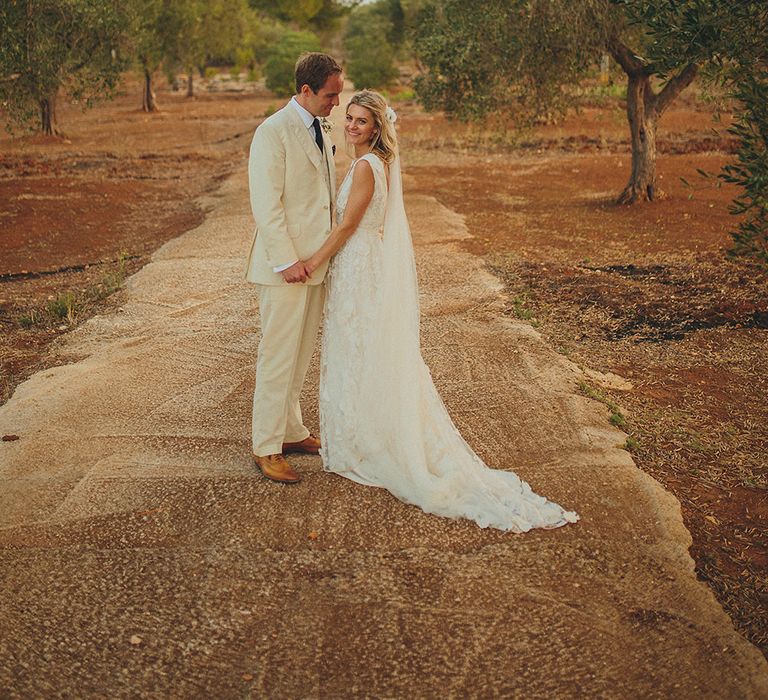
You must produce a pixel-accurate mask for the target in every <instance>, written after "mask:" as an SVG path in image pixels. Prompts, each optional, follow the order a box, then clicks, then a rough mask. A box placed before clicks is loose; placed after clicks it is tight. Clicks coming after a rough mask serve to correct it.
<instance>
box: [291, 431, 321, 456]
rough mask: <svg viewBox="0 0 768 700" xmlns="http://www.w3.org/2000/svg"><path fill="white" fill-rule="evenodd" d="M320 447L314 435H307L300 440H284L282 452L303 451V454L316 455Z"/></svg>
mask: <svg viewBox="0 0 768 700" xmlns="http://www.w3.org/2000/svg"><path fill="white" fill-rule="evenodd" d="M320 447H321V445H320V440H318V439H317V438H316V437H315V436H314V435H307V437H305V438H304V439H303V440H302V441H301V442H284V443H283V454H284V455H287V454H289V453H291V452H303V453H304V454H305V455H317V454H320Z"/></svg>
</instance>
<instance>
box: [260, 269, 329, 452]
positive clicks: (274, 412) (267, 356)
mask: <svg viewBox="0 0 768 700" xmlns="http://www.w3.org/2000/svg"><path fill="white" fill-rule="evenodd" d="M258 290H259V312H260V314H261V341H260V343H259V353H258V359H257V361H256V389H255V390H254V393H253V453H254V454H255V455H257V456H259V457H263V456H265V455H271V454H279V453H280V452H281V451H282V444H283V443H284V442H299V441H300V440H303V439H304V438H305V437H307V435H309V430H307V428H306V427H305V426H304V423H303V422H302V418H301V407H300V406H299V394H300V393H301V387H302V386H303V384H304V378H305V376H306V374H307V368H308V367H309V362H310V360H311V359H312V353H313V351H314V349H315V341H316V339H317V330H318V328H319V327H320V319H321V318H322V313H323V301H324V299H325V285H324V284H316V285H307V284H300V283H296V284H285V285H279V286H278V285H275V286H268V285H258Z"/></svg>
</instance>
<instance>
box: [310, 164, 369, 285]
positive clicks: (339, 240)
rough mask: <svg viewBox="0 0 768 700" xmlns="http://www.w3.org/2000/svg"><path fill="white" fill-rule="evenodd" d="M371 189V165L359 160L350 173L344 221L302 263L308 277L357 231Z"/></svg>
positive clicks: (367, 203) (366, 206)
mask: <svg viewBox="0 0 768 700" xmlns="http://www.w3.org/2000/svg"><path fill="white" fill-rule="evenodd" d="M373 188H374V180H373V169H372V168H371V164H370V163H369V162H368V161H366V160H361V161H359V162H358V163H357V165H355V170H354V172H353V173H352V186H351V188H350V191H349V199H348V200H347V206H346V208H345V209H344V221H343V222H342V223H341V224H339V225H337V226H336V228H334V229H333V231H331V233H330V235H329V236H328V238H326V239H325V243H323V245H322V246H320V248H319V249H318V251H317V252H316V253H315V254H314V255H313V256H312V257H311V258H309V259H308V260H305V261H304V265H305V266H306V268H307V272H309V274H310V275H311V274H312V273H313V272H314V271H315V270H316V269H317V268H318V267H320V265H322V264H323V263H324V262H325V261H326V260H328V259H329V258H331V257H333V255H334V254H336V253H337V252H338V250H339V249H340V248H341V246H343V245H344V244H345V243H346V242H347V239H348V238H349V237H350V236H351V235H352V234H353V233H354V232H355V231H356V230H357V226H358V224H359V223H360V220H361V219H362V218H363V214H365V210H366V209H367V208H368V205H369V204H370V202H371V197H373Z"/></svg>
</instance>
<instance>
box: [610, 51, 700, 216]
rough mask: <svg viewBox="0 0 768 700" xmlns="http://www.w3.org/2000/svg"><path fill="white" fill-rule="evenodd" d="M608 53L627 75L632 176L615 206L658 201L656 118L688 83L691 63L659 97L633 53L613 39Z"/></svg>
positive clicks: (647, 70)
mask: <svg viewBox="0 0 768 700" xmlns="http://www.w3.org/2000/svg"><path fill="white" fill-rule="evenodd" d="M607 48H608V51H609V52H610V54H611V56H613V58H614V59H615V60H616V62H617V63H618V64H619V65H620V66H621V67H622V68H623V69H624V72H625V73H626V74H627V119H628V121H629V130H630V133H631V137H632V173H631V174H630V176H629V182H627V185H626V187H625V188H624V191H623V192H622V193H621V194H620V195H619V197H618V199H617V203H618V204H634V203H635V202H641V201H652V200H654V199H658V198H659V196H660V195H661V190H660V189H659V187H658V184H657V182H656V127H657V124H658V121H659V118H660V117H661V115H662V114H664V112H665V111H666V109H667V107H669V105H670V104H671V103H672V101H673V100H674V99H675V98H676V97H677V96H678V95H679V94H680V93H681V92H682V91H683V90H684V89H685V88H687V87H688V86H689V85H690V84H691V83H692V82H693V79H694V78H695V77H696V73H697V72H698V66H697V65H696V64H694V63H691V64H689V65H687V66H686V67H685V68H684V69H683V70H682V71H681V72H680V73H679V74H678V75H676V76H675V77H674V78H671V79H670V80H669V81H668V82H667V84H666V85H665V86H664V88H663V89H662V90H661V92H659V93H655V92H654V91H653V87H652V86H651V76H652V75H653V69H652V68H651V67H649V66H648V65H647V64H645V63H644V62H643V61H641V60H640V59H639V58H638V57H637V55H636V54H635V52H634V51H631V50H630V49H629V48H628V47H627V46H625V45H624V44H623V43H621V42H620V41H618V40H617V39H613V40H612V41H610V42H609V43H608V47H607Z"/></svg>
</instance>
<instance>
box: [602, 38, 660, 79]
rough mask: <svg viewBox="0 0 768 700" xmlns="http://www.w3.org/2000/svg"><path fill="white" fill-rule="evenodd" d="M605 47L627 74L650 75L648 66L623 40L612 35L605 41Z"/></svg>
mask: <svg viewBox="0 0 768 700" xmlns="http://www.w3.org/2000/svg"><path fill="white" fill-rule="evenodd" d="M605 48H606V50H607V51H608V53H609V54H611V56H612V57H613V60H614V61H616V63H618V64H619V65H620V66H621V67H622V69H623V70H624V72H625V73H626V74H627V75H636V76H640V75H644V74H645V75H648V74H649V71H648V66H647V65H646V64H645V63H643V62H642V61H641V60H640V59H639V58H638V57H637V56H636V55H635V52H634V51H632V49H630V48H629V47H628V46H627V45H626V44H625V43H624V42H623V41H621V40H620V39H619V38H618V37H615V36H612V37H609V38H608V41H606V42H605Z"/></svg>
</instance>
